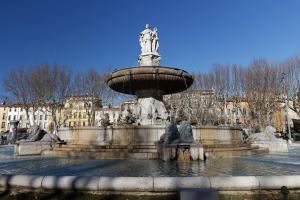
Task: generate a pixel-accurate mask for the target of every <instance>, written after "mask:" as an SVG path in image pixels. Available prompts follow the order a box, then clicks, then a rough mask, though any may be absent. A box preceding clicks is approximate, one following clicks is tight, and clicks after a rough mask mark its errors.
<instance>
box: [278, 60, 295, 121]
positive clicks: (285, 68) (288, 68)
mask: <svg viewBox="0 0 300 200" xmlns="http://www.w3.org/2000/svg"><path fill="white" fill-rule="evenodd" d="M280 73H281V74H282V84H283V85H282V89H283V91H282V93H283V94H284V96H286V97H287V100H288V101H289V102H288V106H289V108H290V109H291V110H293V111H294V112H295V113H297V115H298V116H299V117H300V56H299V55H298V56H293V57H290V58H288V59H287V60H286V61H284V62H283V63H282V64H281V65H280Z"/></svg>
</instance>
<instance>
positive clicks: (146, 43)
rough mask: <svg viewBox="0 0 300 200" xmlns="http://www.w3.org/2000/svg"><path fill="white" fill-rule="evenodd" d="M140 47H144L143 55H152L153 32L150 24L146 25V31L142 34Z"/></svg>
mask: <svg viewBox="0 0 300 200" xmlns="http://www.w3.org/2000/svg"><path fill="white" fill-rule="evenodd" d="M140 45H141V47H142V49H141V50H142V53H151V52H152V51H151V46H152V31H151V30H150V27H149V24H146V29H145V30H143V31H142V32H141V34H140Z"/></svg>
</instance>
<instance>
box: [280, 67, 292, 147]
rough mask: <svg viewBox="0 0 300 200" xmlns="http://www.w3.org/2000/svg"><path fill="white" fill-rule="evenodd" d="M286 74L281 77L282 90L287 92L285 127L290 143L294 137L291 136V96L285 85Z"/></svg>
mask: <svg viewBox="0 0 300 200" xmlns="http://www.w3.org/2000/svg"><path fill="white" fill-rule="evenodd" d="M285 75H286V74H285V73H284V72H283V73H282V77H281V81H280V82H281V84H282V89H283V91H285V90H286V97H285V100H284V101H285V102H284V103H285V125H286V126H285V127H286V128H287V130H286V131H287V133H288V138H289V142H291V138H292V135H291V127H290V123H289V111H288V108H289V95H288V90H287V88H285V84H284V79H285Z"/></svg>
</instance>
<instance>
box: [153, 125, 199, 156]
mask: <svg viewBox="0 0 300 200" xmlns="http://www.w3.org/2000/svg"><path fill="white" fill-rule="evenodd" d="M157 148H158V149H157V150H158V154H159V158H160V159H161V160H164V161H169V160H179V161H188V160H204V152H203V147H202V145H201V144H199V143H195V141H194V137H193V131H192V126H191V125H190V124H189V123H188V122H186V121H183V122H182V123H181V125H180V127H179V129H177V125H176V124H175V123H170V124H167V125H166V128H165V134H164V135H162V137H161V138H160V141H159V142H158V143H157Z"/></svg>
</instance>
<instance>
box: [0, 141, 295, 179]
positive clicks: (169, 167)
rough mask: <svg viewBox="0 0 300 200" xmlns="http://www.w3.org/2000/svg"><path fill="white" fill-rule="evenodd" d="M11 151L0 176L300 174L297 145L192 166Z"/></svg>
mask: <svg viewBox="0 0 300 200" xmlns="http://www.w3.org/2000/svg"><path fill="white" fill-rule="evenodd" d="M13 151H14V149H13V147H1V148H0V173H1V174H34V175H85V176H92V175H97V176H217V175H219V176H233V175H235V176H237V175H293V174H298V175H299V174H300V144H293V145H291V146H290V151H289V152H288V153H273V154H266V155H259V156H245V157H234V158H219V159H208V160H206V161H205V162H203V161H193V162H163V161H158V160H127V159H124V160H120V159H107V160H89V159H84V158H62V157H43V156H25V157H18V156H14V152H13Z"/></svg>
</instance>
